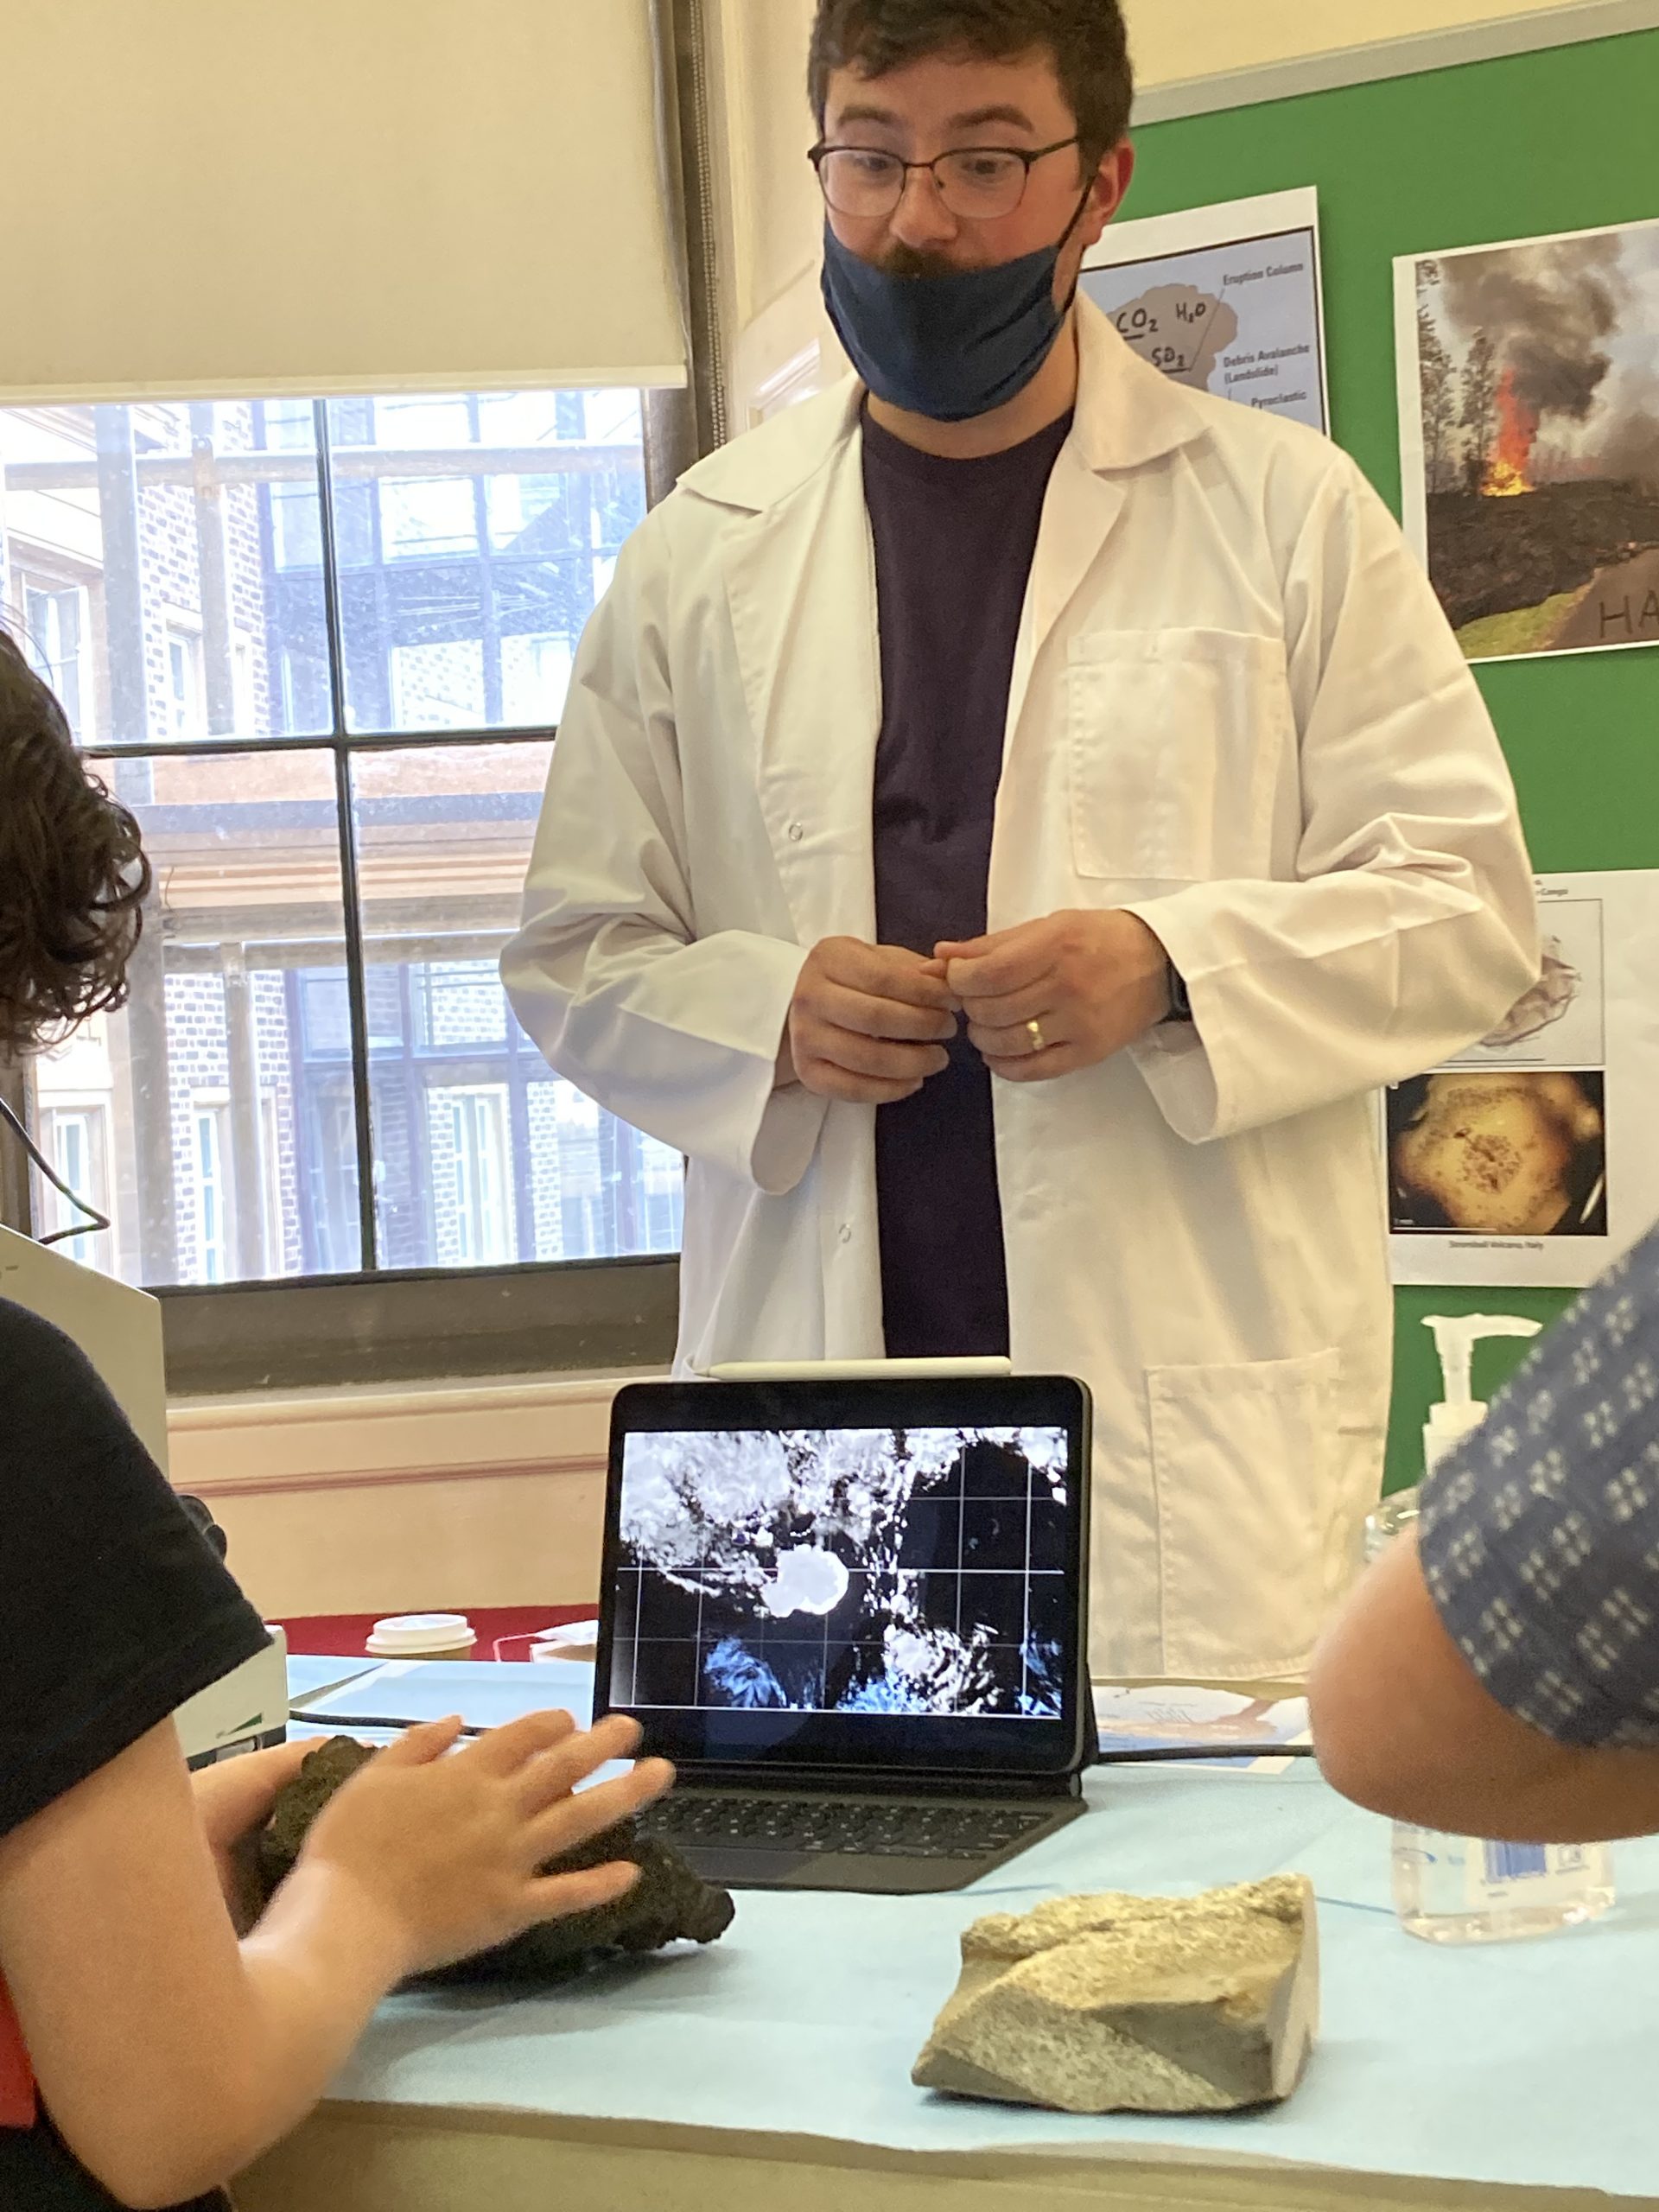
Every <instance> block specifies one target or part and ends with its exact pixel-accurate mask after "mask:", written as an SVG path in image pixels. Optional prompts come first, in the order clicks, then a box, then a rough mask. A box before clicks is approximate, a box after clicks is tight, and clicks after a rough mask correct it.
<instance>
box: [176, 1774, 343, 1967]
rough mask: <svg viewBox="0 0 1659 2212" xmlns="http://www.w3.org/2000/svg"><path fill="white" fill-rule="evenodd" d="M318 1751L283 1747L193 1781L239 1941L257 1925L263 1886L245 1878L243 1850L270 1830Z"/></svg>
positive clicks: (208, 1842)
mask: <svg viewBox="0 0 1659 2212" xmlns="http://www.w3.org/2000/svg"><path fill="white" fill-rule="evenodd" d="M316 1748H317V1747H316V1745H315V1742H310V1743H308V1742H305V1741H301V1742H299V1743H295V1744H278V1745H277V1746H276V1747H275V1748H274V1749H273V1750H271V1751H245V1752H244V1753H243V1754H242V1756H241V1757H240V1758H233V1759H220V1760H219V1762H218V1764H216V1765H213V1766H204V1767H200V1768H198V1769H197V1770H196V1772H195V1773H194V1774H193V1775H192V1776H191V1777H190V1780H191V1784H192V1786H193V1788H194V1791H195V1799H196V1812H197V1815H198V1817H199V1818H200V1821H201V1825H202V1830H203V1833H204V1834H206V1836H207V1847H208V1848H209V1850H210V1851H211V1852H212V1853H213V1866H214V1870H215V1872H217V1873H218V1875H219V1888H220V1890H221V1891H223V1892H224V1897H225V1902H226V1904H227V1905H228V1906H229V1908H230V1913H231V1918H232V1921H233V1922H234V1923H235V1924H236V1930H237V1933H238V1935H239V1936H241V1935H245V1934H246V1933H247V1931H248V1929H249V1928H250V1927H251V1925H252V1923H253V1921H254V1918H255V1917H256V1915H257V1903H256V1899H255V1890H256V1888H257V1885H251V1884H250V1883H249V1882H248V1881H247V1880H246V1879H245V1876H244V1872H243V1870H242V1868H241V1867H240V1866H238V1850H237V1847H238V1845H239V1844H241V1843H243V1842H244V1841H245V1840H246V1838H247V1837H249V1836H250V1835H251V1834H253V1833H254V1831H255V1830H256V1829H257V1828H262V1827H264V1825H265V1822H266V1821H268V1820H269V1819H270V1815H271V1811H272V1808H274V1807H275V1805H276V1802H277V1793H278V1792H279V1791H280V1790H282V1789H286V1788H287V1786H288V1784H289V1783H290V1782H292V1781H293V1779H294V1777H295V1776H296V1774H298V1772H299V1770H300V1767H301V1765H302V1763H303V1761H304V1759H305V1757H306V1754H307V1753H308V1751H315V1749H316Z"/></svg>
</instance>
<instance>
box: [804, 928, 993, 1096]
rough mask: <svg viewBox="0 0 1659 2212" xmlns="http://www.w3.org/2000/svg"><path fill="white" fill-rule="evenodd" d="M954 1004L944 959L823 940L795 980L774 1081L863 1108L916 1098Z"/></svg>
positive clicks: (939, 1056)
mask: <svg viewBox="0 0 1659 2212" xmlns="http://www.w3.org/2000/svg"><path fill="white" fill-rule="evenodd" d="M956 1031H957V1001H956V1000H955V999H954V998H953V997H952V996H951V994H950V990H949V989H948V988H946V985H945V981H944V966H943V963H941V962H939V961H938V960H924V959H923V957H922V956H921V955H920V953H918V952H905V951H902V950H899V949H898V948H897V947H896V946H893V945H890V944H860V942H859V940H858V939H857V938H851V937H831V938H825V939H824V940H823V944H818V945H815V946H814V948H813V950H812V951H811V952H810V954H809V955H808V957H807V963H806V965H805V967H804V968H803V969H802V970H801V979H800V982H798V984H797V985H796V987H795V996H794V999H793V1001H791V1005H790V1009H789V1027H788V1029H787V1031H786V1033H785V1039H784V1049H783V1051H782V1052H780V1053H779V1058H778V1074H779V1082H780V1083H784V1084H787V1083H791V1082H795V1083H799V1084H804V1085H805V1087H806V1089H807V1090H811V1091H815V1092H817V1096H819V1097H820V1098H840V1099H847V1100H850V1101H851V1102H852V1103H855V1104H856V1105H861V1106H890V1105H893V1104H894V1103H896V1102H897V1101H898V1100H899V1099H901V1098H910V1097H913V1096H914V1095H915V1093H916V1092H917V1091H918V1090H920V1089H921V1087H922V1085H923V1084H925V1082H926V1080H927V1078H928V1077H929V1076H931V1075H938V1073H939V1071H940V1070H941V1069H942V1068H943V1067H944V1065H946V1061H947V1058H948V1057H949V1056H948V1055H947V1053H946V1052H945V1051H944V1043H945V1040H946V1039H948V1038H950V1037H953V1036H955V1034H956Z"/></svg>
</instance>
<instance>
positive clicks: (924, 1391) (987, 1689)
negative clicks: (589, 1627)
mask: <svg viewBox="0 0 1659 2212" xmlns="http://www.w3.org/2000/svg"><path fill="white" fill-rule="evenodd" d="M1089 1440H1090V1403H1089V1396H1088V1393H1087V1391H1086V1390H1085V1389H1084V1386H1083V1385H1082V1384H1081V1383H1075V1382H1071V1381H1068V1380H1065V1379H1063V1378H1059V1377H1054V1376H1036V1377H1033V1376H1001V1377H995V1376H951V1377H943V1378H931V1379H930V1378H918V1377H915V1376H903V1377H882V1378H880V1379H852V1380H849V1379H824V1378H823V1377H820V1376H815V1377H813V1378H812V1379H810V1380H792V1381H772V1382H765V1383H757V1382H737V1383H636V1384H634V1385H632V1386H631V1387H630V1388H628V1389H625V1390H623V1391H621V1392H620V1394H619V1395H618V1396H617V1398H616V1401H615V1404H614V1408H613V1414H612V1422H611V1447H610V1468H609V1480H608V1484H607V1497H606V1516H605V1554H604V1568H603V1580H602V1584H601V1600H600V1631H599V1639H598V1651H597V1659H596V1668H595V1675H596V1680H595V1711H596V1713H607V1712H613V1713H631V1714H632V1715H633V1716H634V1718H635V1719H638V1720H639V1723H640V1724H641V1726H642V1727H643V1729H644V1732H645V1750H646V1751H648V1752H652V1753H659V1754H661V1755H662V1756H663V1757H664V1758H671V1759H672V1760H673V1761H674V1763H675V1764H676V1765H677V1768H678V1770H679V1775H680V1781H679V1786H678V1787H677V1789H675V1790H674V1791H673V1793H672V1794H671V1796H669V1797H668V1798H666V1799H664V1801H663V1802H662V1803H661V1804H660V1805H658V1806H656V1807H654V1808H652V1810H651V1812H649V1813H648V1814H647V1815H645V1827H646V1831H647V1833H649V1834H656V1835H658V1836H660V1837H662V1838H663V1839H664V1840H666V1841H668V1842H671V1843H672V1844H673V1845H674V1846H675V1847H676V1848H677V1849H678V1850H679V1851H680V1852H681V1853H683V1855H684V1857H685V1858H686V1859H688V1860H689V1861H690V1864H691V1866H693V1867H694V1868H695V1869H696V1872H698V1873H699V1874H701V1875H702V1876H703V1877H704V1878H705V1879H707V1880H709V1881H711V1882H718V1883H720V1884H721V1885H724V1886H725V1887H727V1888H739V1889H810V1890H855V1891H872V1892H877V1893H882V1894H887V1895H895V1896H904V1895H914V1894H917V1893H919V1892H922V1891H940V1890H956V1889H961V1888H963V1887H964V1886H965V1885H967V1884H968V1883H969V1882H973V1881H976V1880H977V1879H978V1878H980V1877H981V1876H982V1875H983V1874H986V1873H988V1872H990V1871H991V1870H992V1869H993V1868H994V1867H996V1866H1001V1865H1002V1864H1003V1862H1004V1861H1005V1860H1007V1859H1012V1858H1013V1857H1014V1855H1015V1854H1016V1853H1019V1852H1021V1851H1026V1850H1028V1849H1029V1848H1030V1847H1031V1846H1032V1845H1033V1844H1034V1843H1039V1842H1040V1841H1041V1840H1042V1839H1043V1838H1044V1837H1045V1836H1047V1835H1052V1834H1053V1833H1054V1831H1055V1830H1056V1829H1057V1828H1059V1827H1064V1826H1065V1823H1066V1822H1067V1821H1072V1820H1075V1819H1076V1818H1077V1815H1079V1814H1080V1813H1081V1812H1082V1811H1083V1810H1084V1802H1083V1794H1082V1784H1081V1779H1080V1777H1081V1773H1082V1770H1083V1768H1084V1765H1085V1764H1088V1762H1089V1761H1090V1758H1092V1756H1093V1752H1092V1745H1093V1741H1094V1720H1093V1703H1092V1700H1091V1698H1090V1692H1089V1683H1088V1663H1087V1656H1086V1655H1087V1650H1088V1636H1087V1620H1086V1596H1085V1592H1086V1590H1087V1585H1088V1578H1087V1573H1086V1562H1087V1559H1088V1513H1089Z"/></svg>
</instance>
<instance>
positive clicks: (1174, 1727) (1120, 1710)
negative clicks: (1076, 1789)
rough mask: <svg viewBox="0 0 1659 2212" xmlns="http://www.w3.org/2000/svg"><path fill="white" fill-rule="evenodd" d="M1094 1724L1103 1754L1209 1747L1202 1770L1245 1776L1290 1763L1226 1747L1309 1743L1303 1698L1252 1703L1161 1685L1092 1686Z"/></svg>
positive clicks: (1236, 1694) (1223, 1693) (1244, 1695)
mask: <svg viewBox="0 0 1659 2212" xmlns="http://www.w3.org/2000/svg"><path fill="white" fill-rule="evenodd" d="M1095 1718H1096V1721H1097V1722H1098V1724H1099V1728H1100V1748H1101V1750H1102V1751H1116V1752H1122V1751H1159V1750H1177V1749H1182V1748H1185V1747H1192V1748H1197V1747H1199V1746H1205V1747H1212V1748H1213V1750H1214V1752H1215V1758H1214V1760H1213V1762H1211V1761H1210V1760H1205V1761H1204V1762H1203V1764H1205V1765H1206V1766H1208V1765H1210V1764H1214V1765H1216V1766H1224V1767H1228V1768H1230V1769H1233V1770H1239V1771H1243V1772H1244V1773H1250V1774H1281V1773H1283V1772H1284V1770H1285V1769H1286V1768H1287V1766H1289V1765H1290V1764H1292V1762H1291V1761H1290V1760H1288V1759H1282V1758H1239V1757H1237V1756H1236V1754H1233V1753H1230V1749H1229V1747H1230V1745H1238V1744H1250V1745H1255V1744H1305V1743H1306V1742H1307V1741H1308V1727H1307V1700H1306V1698H1305V1697H1286V1698H1270V1697H1252V1696H1250V1695H1249V1693H1248V1692H1244V1691H1240V1690H1222V1689H1205V1688H1201V1687H1199V1686H1198V1685H1197V1684H1194V1683H1179V1682H1175V1683H1160V1685H1159V1686H1158V1687H1157V1688H1154V1689H1120V1688H1116V1686H1113V1685H1109V1684H1104V1683H1096V1687H1095Z"/></svg>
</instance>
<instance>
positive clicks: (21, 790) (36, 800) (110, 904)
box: [0, 630, 149, 1061]
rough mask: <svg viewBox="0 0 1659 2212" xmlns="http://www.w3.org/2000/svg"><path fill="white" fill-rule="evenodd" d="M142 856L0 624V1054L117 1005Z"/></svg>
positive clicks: (131, 825)
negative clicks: (0, 628) (87, 770)
mask: <svg viewBox="0 0 1659 2212" xmlns="http://www.w3.org/2000/svg"><path fill="white" fill-rule="evenodd" d="M148 892H149V861H147V860H146V859H145V858H144V855H143V848H142V847H141V845H140V843H139V840H138V824H137V823H136V822H135V821H134V820H133V818H132V817H131V815H130V814H129V813H128V811H127V810H126V808H125V807H124V806H119V805H118V804H116V802H115V801H114V800H113V799H112V798H111V797H110V795H109V793H108V791H106V790H105V787H104V785H102V784H100V783H99V781H98V779H97V778H96V777H94V776H91V775H89V774H88V773H87V772H86V768H85V767H84V766H82V764H81V760H80V758H79V754H78V753H76V751H75V741H74V736H73V733H72V732H71V730H70V728H69V723H68V720H67V716H66V715H65V714H64V711H63V709H62V708H61V707H60V705H59V704H58V702H57V701H56V700H55V699H54V697H53V696H52V694H51V692H50V691H48V690H47V688H46V686H45V684H44V683H41V679H40V678H39V677H38V676H36V675H35V671H34V670H33V669H31V668H30V666H29V663H28V662H27V661H26V660H25V659H24V658H23V656H22V653H21V652H19V651H18V649H17V647H16V645H15V644H14V643H13V641H12V640H11V639H10V638H9V637H8V636H7V634H6V632H4V631H3V630H0V1061H4V1060H7V1059H10V1058H22V1056H23V1055H24V1054H25V1053H28V1052H35V1051H36V1050H38V1049H39V1047H40V1046H42V1045H48V1044H50V1043H52V1042H53V1041H54V1039H55V1038H56V1037H57V1036H58V1035H59V1034H60V1033H61V1032H62V1031H63V1030H65V1029H66V1028H68V1027H73V1024H74V1023H76V1022H78V1021H83V1020H86V1016H87V1015H88V1014H100V1013H103V1012H104V1011H105V1009H107V1008H109V1007H118V1006H120V1005H122V1004H124V1001H125V999H126V995H127V986H126V971H127V963H128V961H129V960H130V959H131V957H132V952H133V947H134V946H135V945H136V944H137V942H138V933H139V931H140V930H141V929H142V928H143V903H144V899H145V897H146V895H147V893H148Z"/></svg>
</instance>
